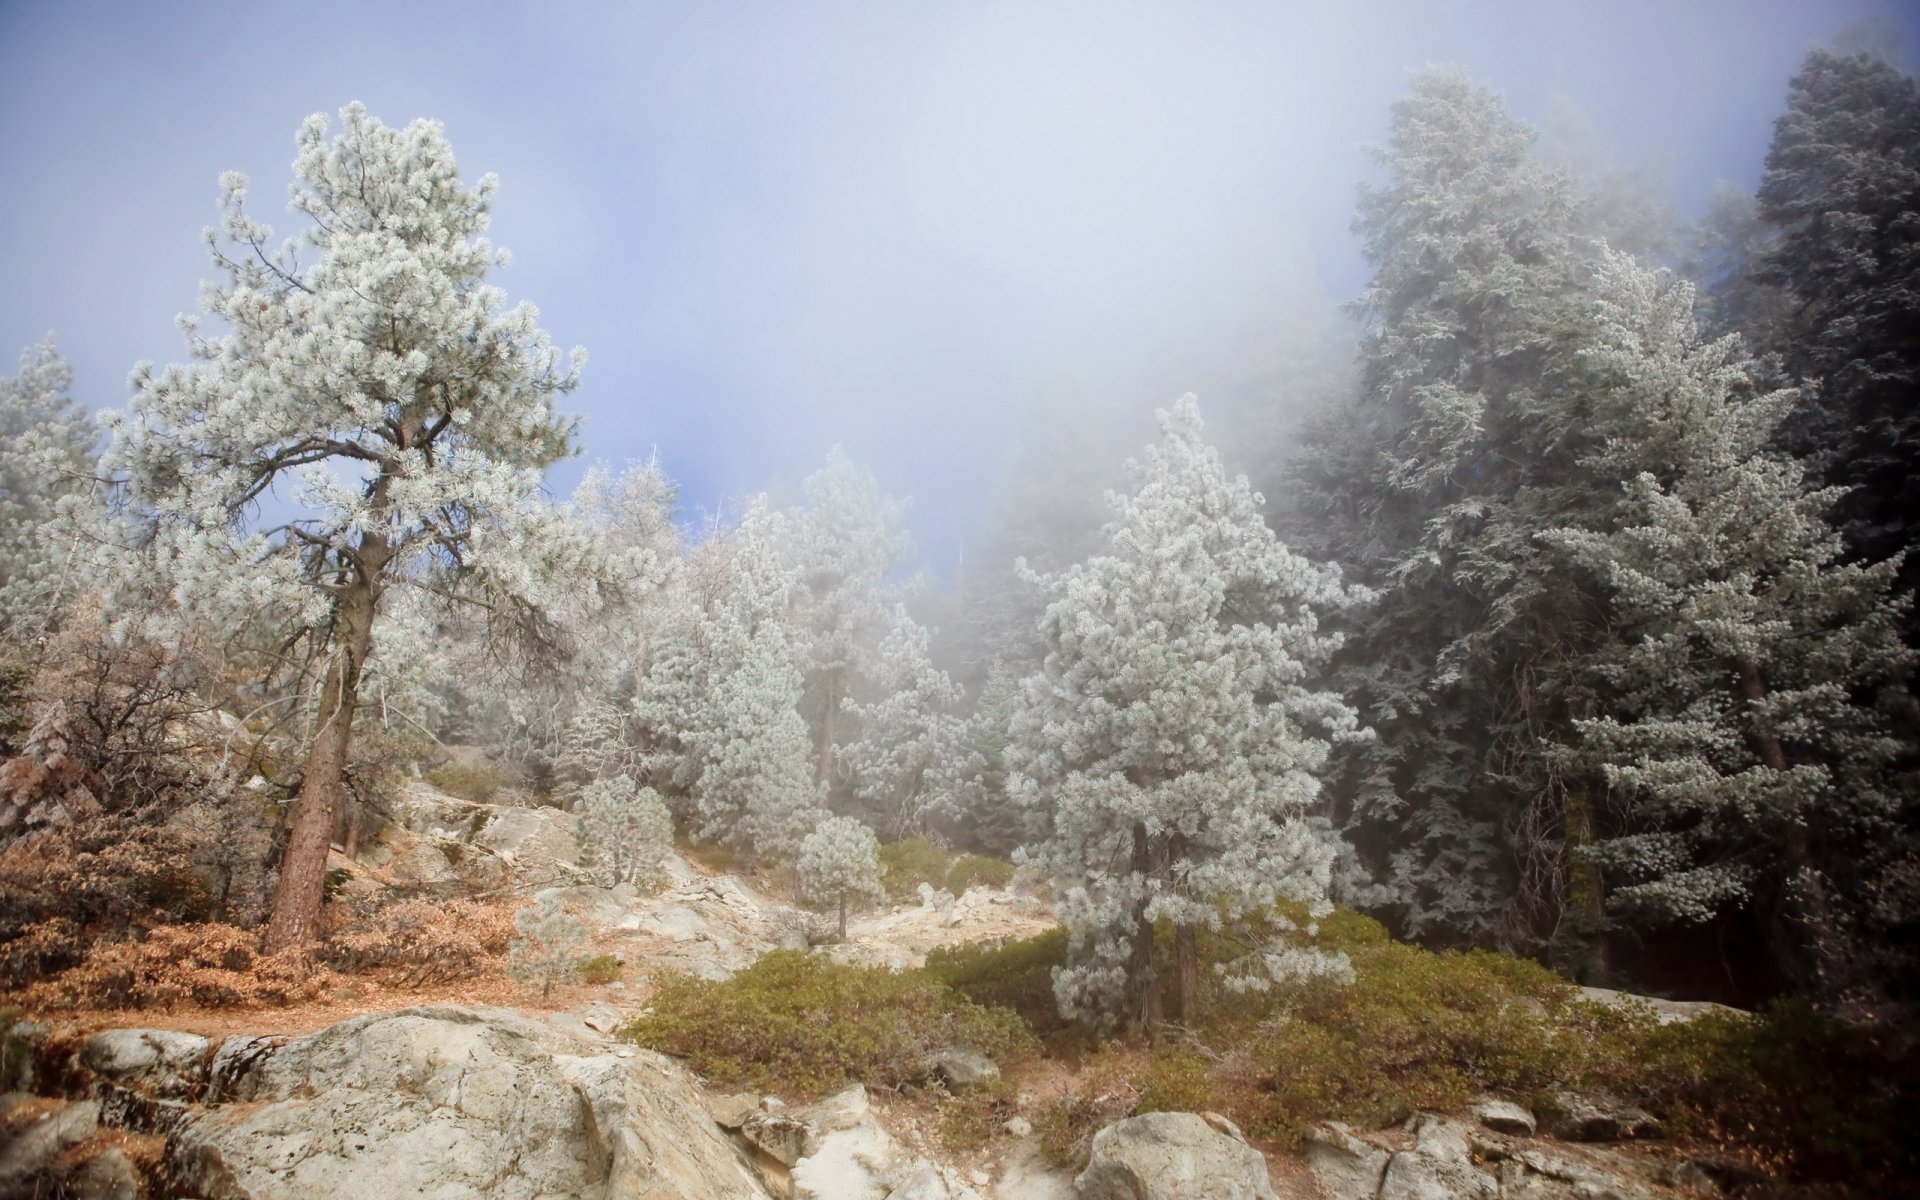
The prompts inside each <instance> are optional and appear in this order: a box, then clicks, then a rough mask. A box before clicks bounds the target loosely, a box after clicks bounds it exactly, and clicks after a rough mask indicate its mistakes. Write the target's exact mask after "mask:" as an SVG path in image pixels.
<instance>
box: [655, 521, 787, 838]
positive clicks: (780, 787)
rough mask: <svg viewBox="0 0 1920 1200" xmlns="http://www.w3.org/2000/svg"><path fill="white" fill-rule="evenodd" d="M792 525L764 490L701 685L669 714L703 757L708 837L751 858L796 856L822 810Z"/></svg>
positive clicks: (736, 558)
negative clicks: (794, 621)
mask: <svg viewBox="0 0 1920 1200" xmlns="http://www.w3.org/2000/svg"><path fill="white" fill-rule="evenodd" d="M790 532H791V531H790V527H789V525H788V522H787V518H786V517H785V516H784V515H783V514H781V513H778V512H774V511H773V510H771V509H770V508H769V507H768V505H767V503H766V500H765V498H764V497H762V498H761V499H760V500H759V501H757V502H755V504H754V505H753V506H752V507H751V508H750V509H749V510H748V511H747V514H746V516H745V517H744V518H742V520H741V522H740V525H739V527H738V528H737V529H734V530H733V531H731V532H730V534H729V538H728V541H729V546H728V550H729V553H730V556H731V558H730V562H729V567H730V570H729V572H728V576H727V583H726V590H725V592H724V593H722V594H721V595H720V596H719V597H718V598H717V599H716V601H715V604H714V606H713V609H712V611H711V613H710V614H709V615H708V617H707V619H706V620H705V621H704V622H703V626H704V628H703V630H702V636H701V639H700V644H701V647H702V652H703V654H704V656H705V661H704V662H703V663H701V664H699V665H700V667H701V670H702V674H703V675H704V679H703V680H702V681H700V682H701V684H702V686H699V687H697V688H692V689H689V690H688V699H689V701H690V703H689V705H688V707H687V709H686V710H685V711H684V712H683V713H682V714H680V715H679V717H677V718H669V719H670V720H677V721H678V722H679V726H680V732H679V734H678V736H679V738H680V739H681V740H683V741H684V742H685V743H686V744H687V745H688V746H689V747H690V748H691V752H692V755H693V757H695V758H696V759H697V760H698V776H697V779H696V780H695V782H694V784H693V788H692V792H693V798H694V805H695V812H696V814H697V818H698V820H699V825H700V835H701V836H702V837H706V838H709V839H712V840H716V841H720V842H724V843H725V844H727V845H729V846H731V847H733V848H734V849H736V850H739V851H740V852H741V853H743V854H745V855H746V857H747V859H748V861H749V863H753V862H757V860H758V859H760V858H762V857H766V858H775V859H789V858H791V857H792V856H793V854H794V853H795V852H796V851H797V850H798V849H799V847H800V841H801V839H802V838H804V837H806V835H807V834H808V833H809V832H811V831H812V829H813V827H814V825H815V824H817V823H818V821H819V819H820V817H821V816H823V815H824V812H823V810H822V807H821V805H822V793H823V788H822V787H821V785H820V784H819V783H818V782H817V780H816V779H815V777H814V771H813V755H812V751H811V743H810V741H809V739H808V737H807V723H806V719H805V718H804V717H802V716H801V715H800V702H801V698H802V696H803V695H804V692H805V680H804V677H803V676H802V674H801V670H800V656H801V651H800V648H799V646H798V645H797V644H796V643H797V642H799V640H800V639H799V636H798V634H797V632H796V631H795V629H794V628H793V626H792V625H791V623H790V621H789V619H788V618H789V614H790V609H791V606H792V597H793V590H794V583H795V580H794V574H793V570H792V568H791V566H790V565H789V564H788V562H787V560H786V558H785V557H784V556H783V554H782V552H781V548H782V547H783V546H784V545H785V543H786V542H787V540H788V538H789V537H790ZM686 665H693V664H690V663H689V664H686Z"/></svg>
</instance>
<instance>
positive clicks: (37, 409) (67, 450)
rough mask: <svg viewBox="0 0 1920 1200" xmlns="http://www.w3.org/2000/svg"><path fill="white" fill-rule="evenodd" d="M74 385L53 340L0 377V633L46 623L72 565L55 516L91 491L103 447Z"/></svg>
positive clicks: (34, 348)
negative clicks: (98, 448) (28, 620)
mask: <svg viewBox="0 0 1920 1200" xmlns="http://www.w3.org/2000/svg"><path fill="white" fill-rule="evenodd" d="M72 385H73V372H72V371H71V370H70V369H69V368H68V367H67V362H66V360H65V359H64V358H61V357H60V352H59V351H58V350H57V349H55V348H54V344H53V336H52V335H51V334H49V335H48V336H47V338H46V340H44V341H42V342H41V343H40V344H39V345H37V346H32V347H29V348H28V349H27V350H26V351H25V352H23V353H22V354H21V355H20V373H19V374H18V375H15V376H14V377H12V378H11V379H8V378H4V377H0V628H5V627H10V626H13V625H14V624H15V623H16V621H17V620H18V619H19V618H20V617H22V616H28V617H31V616H32V615H33V614H34V613H36V612H37V614H38V615H39V616H40V617H42V618H44V617H45V616H46V612H45V605H46V604H47V603H50V602H51V601H53V600H54V599H56V597H55V595H54V594H53V593H54V591H55V590H56V589H57V588H58V587H59V584H60V583H61V581H62V580H63V579H64V577H65V571H64V567H65V562H64V561H63V560H64V559H66V558H69V557H71V555H70V554H67V555H63V554H62V548H61V546H60V545H59V541H60V539H59V538H58V537H56V536H54V530H53V528H52V526H53V522H54V517H55V512H56V508H57V506H58V504H59V501H60V498H61V497H63V496H67V495H71V494H73V493H75V492H78V491H81V490H83V489H84V488H85V487H86V486H87V484H88V482H89V479H90V477H91V475H92V473H93V472H92V466H93V447H94V443H95V441H97V440H98V436H97V431H96V430H95V428H94V425H93V422H92V421H91V420H89V419H88V417H87V411H86V409H84V408H82V407H81V406H80V404H79V403H78V402H76V401H75V400H74V399H73V397H72V396H71V395H70V394H69V392H70V389H71V388H72Z"/></svg>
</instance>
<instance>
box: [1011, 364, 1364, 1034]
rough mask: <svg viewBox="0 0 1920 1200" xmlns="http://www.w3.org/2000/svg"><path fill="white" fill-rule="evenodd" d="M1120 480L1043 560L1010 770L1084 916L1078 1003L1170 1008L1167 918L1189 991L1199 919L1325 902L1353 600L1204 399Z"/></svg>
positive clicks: (1146, 1014)
mask: <svg viewBox="0 0 1920 1200" xmlns="http://www.w3.org/2000/svg"><path fill="white" fill-rule="evenodd" d="M1160 419H1161V425H1162V429H1163V431H1164V432H1163V437H1162V440H1161V442H1160V443H1159V444H1158V445H1156V446H1153V447H1150V448H1149V449H1148V451H1147V455H1146V458H1145V461H1144V462H1142V463H1139V464H1137V465H1136V466H1135V467H1134V475H1135V478H1136V487H1135V490H1134V491H1133V492H1132V494H1130V495H1125V496H1119V495H1115V496H1111V497H1110V500H1109V502H1110V505H1111V509H1112V512H1113V518H1112V520H1111V521H1110V522H1109V523H1108V525H1107V527H1106V529H1105V531H1104V534H1103V537H1102V549H1101V552H1099V553H1097V554H1095V555H1093V556H1091V557H1089V558H1087V559H1086V560H1084V561H1083V562H1080V563H1078V564H1075V565H1074V566H1072V567H1069V568H1068V569H1067V570H1066V571H1064V572H1062V573H1060V574H1058V575H1054V576H1046V577H1041V578H1039V579H1038V580H1037V583H1038V584H1039V585H1040V586H1041V588H1042V590H1043V592H1044V594H1045V595H1046V596H1047V597H1048V604H1047V608H1046V613H1045V616H1044V618H1043V620H1042V624H1041V632H1042V635H1043V637H1044V640H1045V643H1046V646H1047V655H1046V659H1045V664H1044V666H1043V668H1042V670H1041V671H1040V672H1039V673H1037V674H1034V675H1031V676H1029V677H1028V678H1027V679H1026V680H1025V681H1024V683H1023V686H1022V694H1021V699H1020V705H1019V708H1018V711H1017V712H1016V714H1015V716H1014V719H1013V736H1012V743H1011V745H1010V747H1009V750H1008V766H1009V774H1010V783H1009V786H1010V788H1011V789H1012V790H1013V791H1014V793H1015V794H1016V795H1018V796H1019V797H1020V798H1021V799H1022V800H1023V801H1024V802H1025V803H1027V804H1029V805H1032V806H1034V807H1036V808H1039V809H1041V810H1043V811H1044V812H1045V813H1046V814H1047V818H1048V830H1047V835H1046V837H1045V838H1044V839H1043V840H1041V841H1040V842H1039V843H1038V844H1037V845H1036V846H1035V847H1033V848H1032V851H1031V857H1032V859H1033V861H1035V862H1037V863H1038V864H1040V865H1041V866H1043V867H1044V868H1045V869H1046V870H1047V871H1048V872H1049V873H1050V874H1051V876H1052V878H1053V881H1054V892H1055V895H1056V896H1057V897H1058V900H1059V908H1060V917H1061V921H1062V923H1063V924H1064V925H1065V926H1066V927H1067V929H1068V932H1069V946H1068V959H1067V963H1066V965H1065V966H1063V967H1062V968H1060V969H1059V970H1058V971H1057V972H1056V974H1055V978H1054V986H1055V991H1056V994H1057V995H1058V997H1059V1000H1060V1003H1061V1008H1062V1011H1063V1012H1066V1013H1069V1014H1073V1015H1077V1016H1081V1017H1087V1018H1096V1019H1109V1020H1110V1019H1120V1020H1124V1021H1127V1022H1129V1023H1135V1024H1146V1025H1151V1024H1153V1023H1155V1022H1157V1021H1158V1020H1159V1019H1160V1017H1161V998H1160V996H1161V989H1160V983H1159V978H1158V975H1157V971H1156V968H1155V965H1154V957H1153V930H1154V923H1155V922H1156V921H1158V920H1160V919H1162V918H1165V919H1167V920H1169V921H1170V922H1171V923H1172V924H1173V925H1174V926H1175V929H1176V931H1177V932H1176V939H1175V941H1176V947H1177V953H1176V960H1177V979H1176V982H1177V990H1178V1000H1179V1010H1180V1013H1181V1015H1182V1016H1183V1017H1186V1018H1189V1019H1191V1018H1192V1017H1194V1016H1195V1015H1197V1014H1196V1005H1197V1002H1198V983H1199V980H1198V961H1197V956H1196V953H1195V942H1194V934H1195V932H1196V931H1197V930H1199V929H1202V928H1209V929H1212V928H1219V927H1220V925H1221V924H1222V922H1223V921H1233V920H1237V919H1239V918H1241V917H1244V916H1246V915H1249V914H1252V913H1257V912H1264V911H1265V910H1267V909H1268V908H1269V907H1270V906H1271V905H1272V904H1273V902H1274V900H1275V899H1276V898H1277V897H1281V896H1287V897H1292V898H1296V899H1304V900H1309V901H1314V902H1319V901H1322V900H1324V893H1325V888H1326V883H1327V870H1328V864H1329V861H1330V857H1331V855H1330V851H1329V848H1328V847H1327V846H1326V844H1325V843H1324V841H1323V840H1322V839H1321V838H1320V837H1319V836H1318V835H1317V834H1316V833H1315V832H1314V831H1313V829H1312V827H1311V822H1310V810H1311V809H1312V808H1313V806H1314V804H1315V801H1316V798H1317V793H1318V790H1319V784H1318V782H1317V780H1316V779H1315V777H1314V773H1315V772H1316V771H1317V770H1318V769H1319V768H1320V767H1321V765H1322V764H1323V763H1324V762H1325V759H1326V755H1327V750H1328V741H1327V740H1326V739H1327V738H1328V737H1338V736H1347V735H1352V734H1353V733H1354V731H1355V729H1356V723H1355V717H1354V713H1353V710H1351V709H1350V708H1348V707H1347V706H1346V705H1345V704H1343V703H1342V702H1341V701H1340V699H1339V697H1338V696H1335V695H1333V694H1332V693H1329V692H1325V691H1319V690H1315V689H1314V688H1312V687H1311V686H1309V684H1308V683H1307V675H1308V672H1309V670H1310V669H1311V668H1313V667H1314V666H1315V665H1317V664H1318V663H1319V662H1320V661H1321V660H1322V659H1324V658H1325V656H1326V655H1327V653H1328V652H1329V651H1330V650H1332V649H1333V647H1334V646H1335V645H1337V641H1338V639H1337V638H1333V637H1328V636H1327V635H1325V634H1323V633H1321V632H1320V630H1319V625H1318V616H1317V609H1319V608H1321V607H1324V606H1329V605H1340V604H1345V603H1347V602H1349V601H1350V600H1352V599H1354V593H1352V592H1351V591H1350V590H1349V589H1347V588H1345V587H1343V586H1342V585H1341V583H1340V582H1339V576H1338V573H1337V571H1329V570H1324V569H1321V568H1318V567H1315V566H1313V565H1311V564H1309V563H1308V562H1306V561H1305V560H1303V559H1301V558H1299V557H1297V556H1296V555H1294V554H1292V553H1291V552H1289V551H1288V550H1287V549H1286V547H1284V546H1282V545H1281V544H1280V543H1279V541H1278V540H1277V539H1276V538H1275V537H1274V535H1273V533H1272V531H1271V530H1269V529H1268V528H1267V525H1266V523H1265V521H1264V520H1263V519H1262V517H1261V515H1260V503H1261V501H1260V497H1259V496H1258V495H1257V494H1256V493H1255V492H1254V491H1253V490H1252V489H1251V488H1250V487H1249V486H1248V484H1247V482H1246V479H1245V478H1244V477H1241V478H1238V479H1229V478H1228V477H1227V475H1226V472H1225V471H1224V469H1223V468H1222V467H1221V465H1220V460H1219V457H1218V456H1217V455H1216V454H1215V452H1214V451H1213V449H1212V448H1211V447H1210V446H1208V445H1207V444H1206V443H1205V441H1204V440H1203V439H1202V436H1201V423H1200V416H1199V412H1198V409H1197V407H1196V405H1195V403H1194V400H1193V398H1192V397H1191V396H1189V397H1186V398H1184V399H1182V400H1181V401H1180V402H1179V403H1178V404H1177V405H1176V406H1175V407H1174V409H1173V410H1172V411H1171V412H1163V413H1162V414H1161V418H1160Z"/></svg>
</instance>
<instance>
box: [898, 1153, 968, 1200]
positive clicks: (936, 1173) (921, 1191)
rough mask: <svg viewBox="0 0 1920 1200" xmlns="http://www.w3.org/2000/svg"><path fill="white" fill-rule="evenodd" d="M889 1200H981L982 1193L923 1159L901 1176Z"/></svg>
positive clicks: (909, 1167)
mask: <svg viewBox="0 0 1920 1200" xmlns="http://www.w3.org/2000/svg"><path fill="white" fill-rule="evenodd" d="M975 1174H979V1172H975ZM887 1200H980V1193H979V1192H976V1191H974V1190H973V1189H972V1188H970V1187H968V1186H967V1185H966V1184H964V1183H961V1182H960V1181H959V1180H958V1179H955V1178H954V1177H953V1174H952V1172H950V1171H946V1170H943V1169H942V1168H940V1167H937V1166H935V1165H934V1164H932V1163H930V1162H927V1161H925V1160H924V1159H922V1160H920V1161H917V1162H915V1163H913V1164H912V1165H910V1166H908V1167H907V1168H906V1169H905V1171H903V1172H901V1173H900V1174H899V1176H898V1182H896V1183H895V1184H894V1185H893V1190H892V1191H890V1192H888V1193H887Z"/></svg>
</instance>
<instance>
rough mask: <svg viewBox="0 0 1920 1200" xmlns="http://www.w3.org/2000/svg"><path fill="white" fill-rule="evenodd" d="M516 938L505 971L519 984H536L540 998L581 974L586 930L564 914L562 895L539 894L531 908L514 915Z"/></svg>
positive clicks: (575, 919)
mask: <svg viewBox="0 0 1920 1200" xmlns="http://www.w3.org/2000/svg"><path fill="white" fill-rule="evenodd" d="M513 931H514V934H515V937H514V939H513V941H512V942H510V943H509V944H508V946H507V970H508V973H509V974H511V975H512V976H513V977H514V978H515V979H516V980H518V981H519V982H521V983H538V984H539V985H540V998H541V999H542V1000H544V999H546V998H547V997H548V996H550V995H552V994H553V985H554V984H556V983H560V982H562V981H564V980H567V979H571V978H573V977H574V975H575V974H577V973H578V972H579V970H580V948H581V947H582V946H584V945H586V942H587V929H586V926H584V925H582V924H581V923H580V920H579V918H577V917H575V916H574V915H573V914H572V913H570V912H568V911H567V899H566V896H565V894H564V893H562V892H560V891H559V890H557V889H555V890H552V891H546V892H542V893H540V894H539V895H538V896H536V897H534V901H533V903H532V904H529V905H528V906H527V907H525V908H523V909H521V910H520V911H519V912H517V913H515V914H513Z"/></svg>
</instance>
